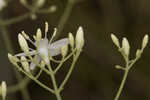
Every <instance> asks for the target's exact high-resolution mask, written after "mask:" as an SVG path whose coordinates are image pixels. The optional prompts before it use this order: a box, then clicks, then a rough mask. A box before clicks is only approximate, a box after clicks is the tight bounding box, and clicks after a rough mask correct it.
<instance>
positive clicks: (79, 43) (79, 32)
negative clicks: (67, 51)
mask: <svg viewBox="0 0 150 100" xmlns="http://www.w3.org/2000/svg"><path fill="white" fill-rule="evenodd" d="M83 46H84V32H83V28H82V27H79V28H78V30H77V34H76V48H77V50H81V49H82V47H83Z"/></svg>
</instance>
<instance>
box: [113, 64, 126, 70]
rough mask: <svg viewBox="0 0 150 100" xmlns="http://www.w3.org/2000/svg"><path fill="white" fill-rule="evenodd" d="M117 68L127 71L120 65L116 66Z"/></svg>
mask: <svg viewBox="0 0 150 100" xmlns="http://www.w3.org/2000/svg"><path fill="white" fill-rule="evenodd" d="M115 68H116V69H122V70H125V68H123V67H122V66H120V65H116V66H115Z"/></svg>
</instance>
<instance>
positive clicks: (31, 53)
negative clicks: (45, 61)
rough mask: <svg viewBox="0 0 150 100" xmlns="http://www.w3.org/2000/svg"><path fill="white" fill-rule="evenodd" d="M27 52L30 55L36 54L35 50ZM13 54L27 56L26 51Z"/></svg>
mask: <svg viewBox="0 0 150 100" xmlns="http://www.w3.org/2000/svg"><path fill="white" fill-rule="evenodd" d="M29 54H30V55H31V56H32V55H35V54H36V50H33V51H30V52H29ZM15 56H27V54H26V53H24V52H23V53H18V54H16V55H15Z"/></svg>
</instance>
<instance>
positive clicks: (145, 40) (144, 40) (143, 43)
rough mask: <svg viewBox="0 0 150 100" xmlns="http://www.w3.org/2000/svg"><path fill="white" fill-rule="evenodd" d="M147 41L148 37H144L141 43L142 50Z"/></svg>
mask: <svg viewBox="0 0 150 100" xmlns="http://www.w3.org/2000/svg"><path fill="white" fill-rule="evenodd" d="M148 40H149V37H148V35H145V36H144V38H143V42H142V48H143V49H144V48H145V47H146V46H147V43H148Z"/></svg>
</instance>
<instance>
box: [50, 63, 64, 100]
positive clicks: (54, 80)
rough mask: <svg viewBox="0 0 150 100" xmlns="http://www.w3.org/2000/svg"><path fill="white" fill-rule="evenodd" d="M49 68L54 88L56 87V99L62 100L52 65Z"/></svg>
mask: <svg viewBox="0 0 150 100" xmlns="http://www.w3.org/2000/svg"><path fill="white" fill-rule="evenodd" d="M48 66H49V70H50V72H51V79H52V83H53V87H54V91H55V95H56V98H57V100H62V98H61V95H60V92H59V91H58V87H57V83H56V79H55V76H54V72H53V70H52V68H51V65H50V63H49V64H48Z"/></svg>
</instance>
